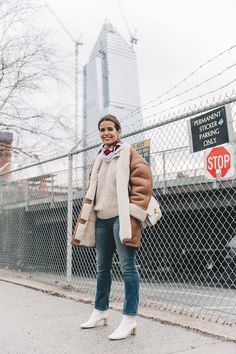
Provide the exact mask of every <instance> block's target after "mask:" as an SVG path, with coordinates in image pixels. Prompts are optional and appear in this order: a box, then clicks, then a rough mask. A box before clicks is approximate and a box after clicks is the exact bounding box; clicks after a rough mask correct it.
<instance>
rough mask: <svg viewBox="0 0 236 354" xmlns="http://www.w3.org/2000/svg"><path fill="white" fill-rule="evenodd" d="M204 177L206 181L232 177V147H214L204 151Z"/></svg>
mask: <svg viewBox="0 0 236 354" xmlns="http://www.w3.org/2000/svg"><path fill="white" fill-rule="evenodd" d="M204 165H205V168H204V171H205V177H206V178H208V179H216V178H217V179H218V178H219V179H223V178H228V177H233V176H234V149H233V146H229V145H228V146H216V147H213V148H212V149H209V150H206V153H205V164H204Z"/></svg>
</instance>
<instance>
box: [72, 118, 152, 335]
mask: <svg viewBox="0 0 236 354" xmlns="http://www.w3.org/2000/svg"><path fill="white" fill-rule="evenodd" d="M98 129H99V134H100V138H101V140H102V143H103V145H102V147H101V148H100V150H99V152H98V154H97V157H96V159H95V162H94V165H93V168H92V173H91V178H90V184H89V189H88V191H87V193H86V196H85V199H84V203H83V206H82V209H81V212H80V215H79V218H78V221H77V223H76V227H75V230H74V233H73V239H72V244H73V245H75V246H86V247H94V246H95V247H96V251H97V290H96V298H95V309H94V311H93V313H92V315H91V316H90V318H89V320H88V321H87V322H85V323H83V324H82V325H81V327H82V328H93V327H96V326H97V325H98V324H99V323H101V322H103V323H104V324H107V319H108V308H109V296H110V289H111V282H112V273H111V268H112V259H113V255H114V252H115V250H117V252H118V255H119V260H120V263H121V268H122V272H123V278H124V283H125V301H124V306H123V318H122V321H121V324H120V326H119V327H118V328H117V329H116V330H115V331H114V332H113V333H112V334H111V335H110V336H109V339H113V340H115V339H124V338H126V337H128V336H129V335H130V334H135V331H136V315H137V312H138V304H139V273H138V271H137V267H136V251H137V248H139V247H140V244H141V223H142V222H144V221H145V219H146V217H147V208H148V204H149V201H150V198H151V195H152V175H151V169H150V166H149V165H148V163H147V162H146V161H145V160H144V159H143V158H142V157H141V156H140V155H139V154H138V152H137V151H136V150H135V149H134V148H133V147H132V146H131V145H130V144H128V143H125V142H124V143H123V142H122V141H121V140H120V134H121V126H120V123H119V121H118V119H117V118H116V117H114V116H112V115H107V116H104V117H103V118H102V119H101V120H100V121H99V123H98Z"/></svg>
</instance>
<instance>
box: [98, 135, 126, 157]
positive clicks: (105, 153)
mask: <svg viewBox="0 0 236 354" xmlns="http://www.w3.org/2000/svg"><path fill="white" fill-rule="evenodd" d="M121 149H122V142H121V141H120V140H117V141H115V142H114V143H113V144H112V145H110V146H108V145H106V144H104V145H102V146H101V148H100V150H99V152H98V155H99V156H100V158H101V159H102V160H104V161H107V162H110V161H111V160H112V159H113V157H115V156H117V155H119V152H120V150H121Z"/></svg>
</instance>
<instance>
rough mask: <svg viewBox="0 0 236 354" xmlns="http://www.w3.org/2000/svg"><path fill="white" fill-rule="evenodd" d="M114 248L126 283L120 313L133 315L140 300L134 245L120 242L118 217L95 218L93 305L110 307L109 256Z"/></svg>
mask: <svg viewBox="0 0 236 354" xmlns="http://www.w3.org/2000/svg"><path fill="white" fill-rule="evenodd" d="M115 249H117V252H118V255H119V260H120V264H121V270H122V273H123V279H124V284H125V300H124V305H123V314H124V315H131V316H135V315H136V314H137V312H138V304H139V282H140V277H139V273H138V271H137V267H136V262H135V260H136V251H137V250H136V248H133V247H127V246H125V245H123V244H122V242H121V240H120V237H119V217H115V218H110V219H99V218H97V221H96V251H97V289H96V297H95V308H96V309H97V310H100V311H104V310H107V309H108V307H109V296H110V289H111V283H112V274H111V268H112V258H113V254H114V251H115Z"/></svg>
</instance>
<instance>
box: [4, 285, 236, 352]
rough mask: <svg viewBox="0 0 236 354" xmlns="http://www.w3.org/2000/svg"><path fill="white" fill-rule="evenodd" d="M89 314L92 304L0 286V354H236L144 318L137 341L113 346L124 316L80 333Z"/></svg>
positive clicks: (231, 347) (233, 348) (235, 348)
mask: <svg viewBox="0 0 236 354" xmlns="http://www.w3.org/2000/svg"><path fill="white" fill-rule="evenodd" d="M91 311H92V305H89V304H84V303H80V302H76V301H74V300H72V299H67V298H62V297H57V296H50V295H49V294H46V293H43V292H41V291H35V290H33V289H30V288H28V287H25V286H20V285H16V284H12V283H9V282H5V281H0V353H1V354H54V353H55V354H83V353H88V354H104V353H109V354H110V353H112V354H122V353H140V354H141V353H142V354H152V353H156V354H173V353H178V354H213V353H214V354H221V353H222V354H234V353H236V344H235V343H232V342H224V341H222V340H219V339H216V338H214V337H210V336H206V335H203V334H199V333H195V332H194V331H191V330H186V329H183V328H180V327H177V326H171V325H166V324H162V323H160V322H157V321H153V320H151V319H145V318H142V317H139V318H138V329H137V336H135V337H133V336H130V337H129V338H128V339H126V340H123V341H109V340H108V338H107V337H108V335H109V334H110V333H111V332H112V331H113V330H114V329H115V328H116V327H117V325H118V324H119V321H120V319H121V313H120V312H118V311H114V310H110V314H109V325H108V326H107V327H103V326H100V327H97V328H94V329H90V330H82V329H80V327H79V324H80V323H82V322H84V321H85V320H87V318H88V316H89V314H90V313H91Z"/></svg>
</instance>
